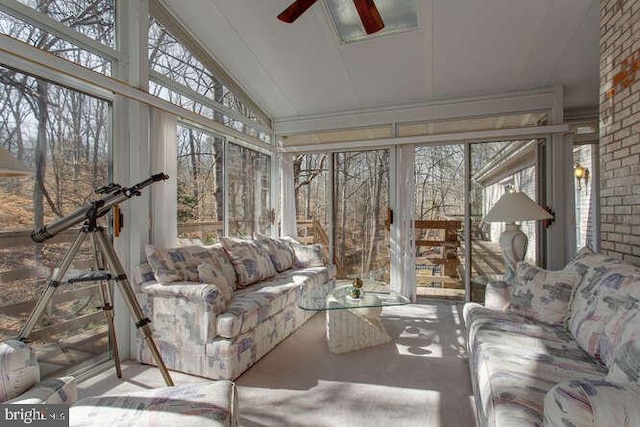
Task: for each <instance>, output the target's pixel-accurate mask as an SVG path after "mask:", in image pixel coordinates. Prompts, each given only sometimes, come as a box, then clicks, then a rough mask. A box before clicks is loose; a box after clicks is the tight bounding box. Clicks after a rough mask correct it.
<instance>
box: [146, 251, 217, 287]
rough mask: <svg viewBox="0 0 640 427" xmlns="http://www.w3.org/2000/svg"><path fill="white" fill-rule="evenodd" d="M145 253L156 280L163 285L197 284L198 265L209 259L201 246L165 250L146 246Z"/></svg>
mask: <svg viewBox="0 0 640 427" xmlns="http://www.w3.org/2000/svg"><path fill="white" fill-rule="evenodd" d="M145 253H146V254H147V261H148V262H149V265H150V266H151V268H152V269H153V273H154V275H155V277H156V280H157V281H158V282H160V283H162V284H163V285H166V284H169V283H173V282H185V281H186V282H197V281H198V279H199V277H198V265H199V264H201V263H202V262H207V261H209V260H210V259H211V256H210V255H209V254H208V252H207V251H206V249H205V248H203V247H201V246H185V247H179V248H171V249H165V248H158V247H156V246H153V245H146V246H145Z"/></svg>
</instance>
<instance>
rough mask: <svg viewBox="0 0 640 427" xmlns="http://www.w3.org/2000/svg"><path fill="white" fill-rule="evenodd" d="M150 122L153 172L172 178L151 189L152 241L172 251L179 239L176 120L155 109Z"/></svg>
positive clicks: (172, 116)
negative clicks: (162, 173)
mask: <svg viewBox="0 0 640 427" xmlns="http://www.w3.org/2000/svg"><path fill="white" fill-rule="evenodd" d="M150 123H151V131H150V139H151V170H152V173H154V174H155V173H160V172H164V173H165V174H167V175H169V179H168V180H167V181H163V182H162V183H160V184H158V185H155V186H153V188H151V242H152V243H153V244H154V245H157V246H161V247H165V248H171V247H175V246H176V244H177V237H178V216H177V212H178V200H177V194H178V177H177V173H178V160H177V159H178V153H177V143H176V125H177V123H176V117H175V116H174V115H172V114H169V113H165V112H162V111H160V110H157V109H155V108H153V109H152V110H151V121H150Z"/></svg>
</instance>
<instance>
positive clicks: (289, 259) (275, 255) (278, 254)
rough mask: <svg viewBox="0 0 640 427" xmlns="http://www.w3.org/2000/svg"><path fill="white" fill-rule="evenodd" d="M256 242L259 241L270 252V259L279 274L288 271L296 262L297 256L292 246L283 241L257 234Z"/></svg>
mask: <svg viewBox="0 0 640 427" xmlns="http://www.w3.org/2000/svg"><path fill="white" fill-rule="evenodd" d="M255 237H256V240H258V241H259V242H260V243H262V245H264V247H265V248H266V249H267V251H268V252H269V258H271V262H272V263H273V266H274V267H275V268H276V270H277V271H278V273H281V272H283V271H285V270H288V269H290V268H292V267H293V264H294V262H295V255H294V253H293V249H292V248H291V244H290V243H289V242H288V241H286V240H283V239H274V238H272V237H269V236H265V235H264V234H260V233H255Z"/></svg>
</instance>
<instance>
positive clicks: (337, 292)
mask: <svg viewBox="0 0 640 427" xmlns="http://www.w3.org/2000/svg"><path fill="white" fill-rule="evenodd" d="M350 290H351V285H345V286H339V287H336V288H330V287H326V286H322V287H313V288H310V289H309V288H306V287H305V288H304V289H303V290H302V294H301V295H300V297H299V298H298V301H297V303H298V307H299V308H301V309H303V310H313V311H323V310H344V309H353V308H366V307H386V306H392V305H405V304H409V302H410V301H409V299H408V298H406V297H404V296H402V295H400V294H398V293H396V292H393V291H391V292H371V291H367V290H365V291H363V292H362V294H361V295H360V298H352V297H351V296H349V291H350ZM328 301H331V302H332V303H331V304H329V303H328Z"/></svg>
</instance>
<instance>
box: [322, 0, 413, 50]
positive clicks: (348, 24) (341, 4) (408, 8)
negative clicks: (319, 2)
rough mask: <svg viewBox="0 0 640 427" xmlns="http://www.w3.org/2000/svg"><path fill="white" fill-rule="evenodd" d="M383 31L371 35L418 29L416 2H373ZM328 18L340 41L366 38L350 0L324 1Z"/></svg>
mask: <svg viewBox="0 0 640 427" xmlns="http://www.w3.org/2000/svg"><path fill="white" fill-rule="evenodd" d="M374 1H375V4H376V7H377V8H378V11H379V12H380V16H382V20H383V21H384V29H382V30H381V31H379V32H377V33H375V34H371V35H370V36H374V35H378V34H389V33H396V32H401V31H409V30H412V29H414V28H418V0H374ZM325 4H326V5H327V9H328V10H329V16H330V17H331V19H332V20H333V23H334V25H335V28H336V30H337V33H338V37H339V38H340V41H342V42H343V43H349V42H353V41H358V40H363V39H365V38H367V37H370V36H368V35H367V34H366V33H365V31H364V28H363V27H362V22H361V21H360V17H359V16H358V12H357V11H356V7H355V6H354V4H353V1H351V0H326V2H325Z"/></svg>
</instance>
